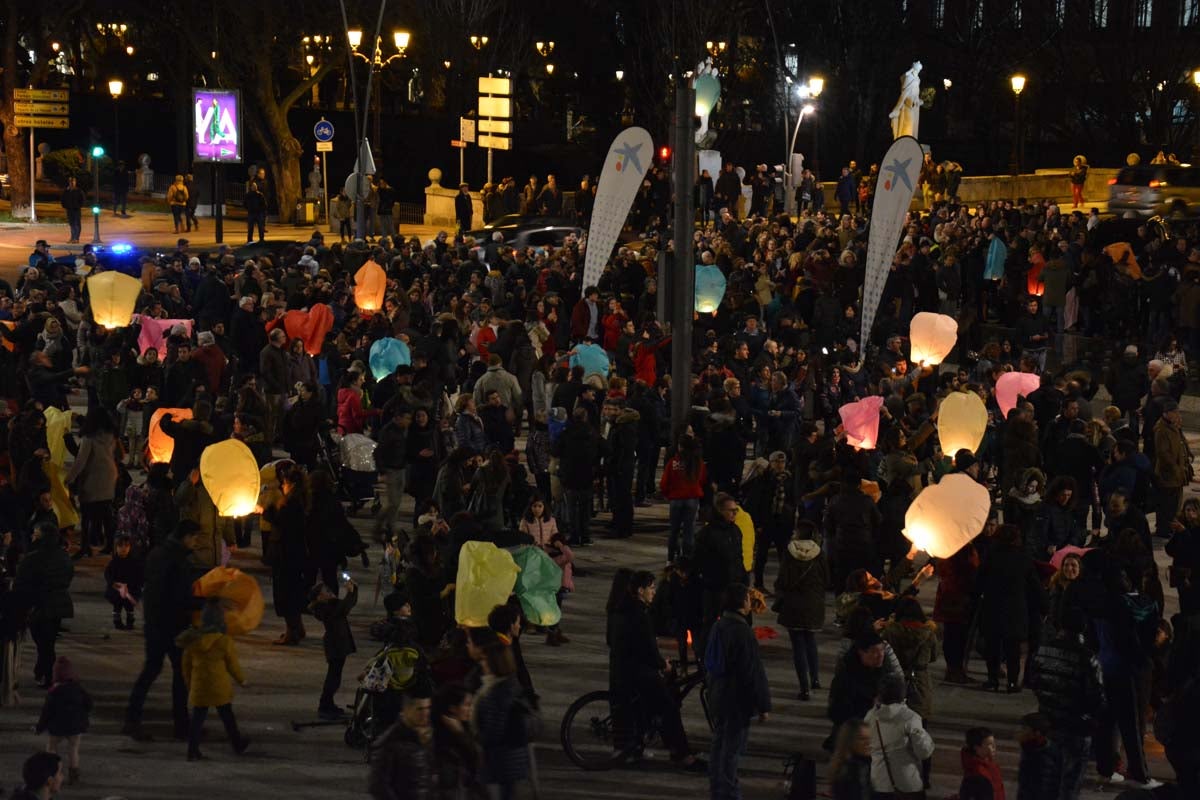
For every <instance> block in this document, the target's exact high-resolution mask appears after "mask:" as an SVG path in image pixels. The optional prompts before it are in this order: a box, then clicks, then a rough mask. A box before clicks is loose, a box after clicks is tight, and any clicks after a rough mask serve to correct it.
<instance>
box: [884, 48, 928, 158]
mask: <svg viewBox="0 0 1200 800" xmlns="http://www.w3.org/2000/svg"><path fill="white" fill-rule="evenodd" d="M920 114H921V62H920V61H914V62H913V65H912V67H911V68H910V69H909V70H908V72H906V73H904V74H903V75H902V76H901V77H900V99H899V100H897V101H896V107H895V108H893V109H892V113H890V114H888V119H890V120H891V121H892V138H893V139H899V138H900V137H901V136H912V137H914V138H916V136H917V123H918V122H919V118H920Z"/></svg>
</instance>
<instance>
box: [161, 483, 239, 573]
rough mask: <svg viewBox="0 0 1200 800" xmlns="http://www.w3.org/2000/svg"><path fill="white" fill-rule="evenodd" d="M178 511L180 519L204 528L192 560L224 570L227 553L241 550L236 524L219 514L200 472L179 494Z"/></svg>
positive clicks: (177, 500)
mask: <svg viewBox="0 0 1200 800" xmlns="http://www.w3.org/2000/svg"><path fill="white" fill-rule="evenodd" d="M175 507H176V508H177V509H179V518H180V519H187V520H191V521H192V522H195V523H196V524H197V525H199V526H200V536H199V537H197V539H196V545H195V547H193V548H192V558H194V559H195V561H196V563H198V564H200V565H201V566H203V567H205V568H210V567H219V566H221V565H222V564H223V563H224V554H225V552H226V550H230V551H231V550H233V549H235V548H236V547H237V538H236V536H235V534H234V530H233V520H232V518H230V517H222V516H221V515H220V514H219V513H218V512H217V506H216V504H215V503H213V499H212V496H211V495H209V493H208V487H206V486H205V485H204V482H203V481H202V480H200V470H199V469H193V470H192V471H191V472H189V473H188V474H187V476H186V478H185V480H184V481H183V482H182V483H180V484H179V488H178V489H176V490H175Z"/></svg>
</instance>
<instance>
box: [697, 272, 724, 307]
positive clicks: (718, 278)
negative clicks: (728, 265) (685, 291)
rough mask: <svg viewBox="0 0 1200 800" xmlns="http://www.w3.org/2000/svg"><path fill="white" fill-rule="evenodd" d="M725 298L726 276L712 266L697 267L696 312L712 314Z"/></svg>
mask: <svg viewBox="0 0 1200 800" xmlns="http://www.w3.org/2000/svg"><path fill="white" fill-rule="evenodd" d="M723 297H725V274H724V273H722V272H721V270H720V268H719V267H716V266H714V265H712V264H697V265H696V311H697V312H699V313H701V314H711V313H712V312H714V311H716V310H717V307H718V306H720V305H721V299H722V298H723Z"/></svg>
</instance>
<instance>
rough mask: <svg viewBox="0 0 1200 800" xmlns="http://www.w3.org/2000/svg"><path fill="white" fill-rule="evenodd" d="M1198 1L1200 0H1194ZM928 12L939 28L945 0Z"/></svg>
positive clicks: (942, 19)
mask: <svg viewBox="0 0 1200 800" xmlns="http://www.w3.org/2000/svg"><path fill="white" fill-rule="evenodd" d="M1196 1H1197V2H1200V0H1196ZM929 14H930V16H931V17H933V27H935V28H941V27H942V26H943V25H944V24H945V23H946V0H933V7H932V8H931V9H930V11H929Z"/></svg>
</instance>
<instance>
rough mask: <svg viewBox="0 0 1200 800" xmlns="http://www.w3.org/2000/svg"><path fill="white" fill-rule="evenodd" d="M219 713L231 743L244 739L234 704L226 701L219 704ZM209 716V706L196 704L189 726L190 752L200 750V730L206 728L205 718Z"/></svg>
mask: <svg viewBox="0 0 1200 800" xmlns="http://www.w3.org/2000/svg"><path fill="white" fill-rule="evenodd" d="M217 715H218V716H220V717H221V722H222V723H223V724H224V725H225V733H226V734H228V736H229V743H230V744H231V745H233V746H234V747H237V746H238V743H239V742H241V741H242V735H241V734H240V733H239V732H238V726H237V720H236V719H234V716H233V705H232V704H230V703H226V704H225V705H223V706H217ZM207 717H208V706H196V707H195V708H193V709H192V722H191V725H190V726H189V727H188V752H189V753H198V752H200V731H201V730H203V729H204V720H205V719H206V718H207Z"/></svg>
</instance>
